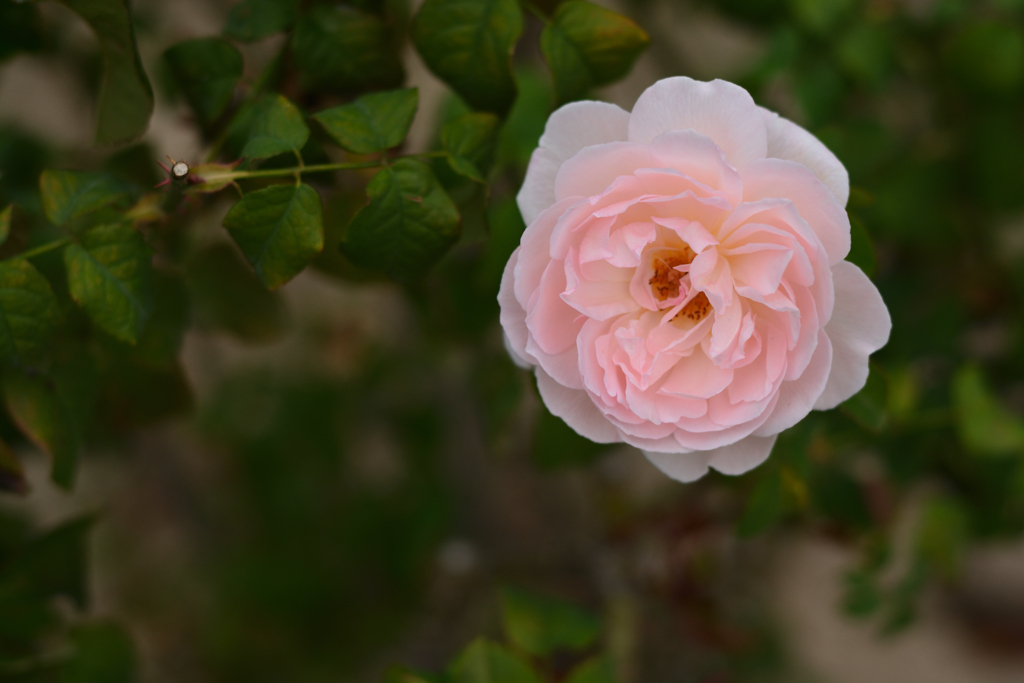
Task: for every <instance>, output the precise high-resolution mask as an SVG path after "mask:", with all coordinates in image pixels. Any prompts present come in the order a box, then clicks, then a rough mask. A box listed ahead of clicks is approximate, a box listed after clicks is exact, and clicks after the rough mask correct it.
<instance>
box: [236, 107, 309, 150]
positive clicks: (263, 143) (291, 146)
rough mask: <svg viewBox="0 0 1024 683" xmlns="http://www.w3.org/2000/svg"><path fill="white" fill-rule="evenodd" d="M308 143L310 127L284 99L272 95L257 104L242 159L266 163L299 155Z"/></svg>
mask: <svg viewBox="0 0 1024 683" xmlns="http://www.w3.org/2000/svg"><path fill="white" fill-rule="evenodd" d="M308 139H309V127H307V126H306V122H305V121H303V120H302V114H301V113H299V110H298V109H296V108H295V105H294V104H292V103H291V102H289V101H288V100H287V99H285V97H284V96H283V95H275V96H273V97H268V98H266V99H264V100H262V101H260V103H259V104H258V106H257V111H256V113H255V116H254V117H253V121H252V125H251V126H250V127H249V141H248V142H247V143H245V148H244V149H242V156H243V157H248V158H249V159H266V158H268V157H272V156H275V155H277V154H283V153H285V152H298V151H299V150H301V149H302V147H303V146H304V145H305V144H306V140H308Z"/></svg>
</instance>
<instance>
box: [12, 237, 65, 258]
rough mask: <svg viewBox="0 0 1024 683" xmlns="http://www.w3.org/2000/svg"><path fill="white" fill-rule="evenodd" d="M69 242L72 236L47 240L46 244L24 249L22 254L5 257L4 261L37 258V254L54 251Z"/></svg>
mask: <svg viewBox="0 0 1024 683" xmlns="http://www.w3.org/2000/svg"><path fill="white" fill-rule="evenodd" d="M68 244H71V238H70V237H64V238H61V239H59V240H54V241H53V242H47V243H46V244H40V245H39V246H38V247H36V248H35V249H29V250H28V251H23V252H21V253H20V254H15V255H14V256H11V257H8V258H5V259H4V261H17V260H18V259H26V258H35V257H36V256H39V255H41V254H45V253H46V252H48V251H53V250H54V249H60V248H61V247H63V246H65V245H68Z"/></svg>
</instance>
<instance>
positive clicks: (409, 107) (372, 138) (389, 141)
mask: <svg viewBox="0 0 1024 683" xmlns="http://www.w3.org/2000/svg"><path fill="white" fill-rule="evenodd" d="M418 105H419V91H418V90H417V89H416V88H406V89H404V90H393V91H390V92H380V93H373V94H371V95H364V96H363V97H360V98H359V99H357V100H356V101H355V102H352V103H351V104H344V105H342V106H340V107H333V108H331V109H327V110H325V111H322V112H320V113H318V114H315V115H314V116H313V118H314V119H316V120H317V121H319V122H320V124H321V125H322V126H323V127H324V130H326V131H327V134H328V135H330V136H331V138H332V139H333V140H334V141H335V142H337V143H338V144H339V145H340V146H341V147H343V148H344V149H347V150H348V151H350V152H354V153H355V154H374V153H377V152H383V151H385V150H387V149H391V148H392V147H397V146H398V145H400V144H402V141H403V140H405V136H406V135H408V133H409V127H410V126H411V125H412V120H413V117H414V116H415V115H416V108H417V106H418Z"/></svg>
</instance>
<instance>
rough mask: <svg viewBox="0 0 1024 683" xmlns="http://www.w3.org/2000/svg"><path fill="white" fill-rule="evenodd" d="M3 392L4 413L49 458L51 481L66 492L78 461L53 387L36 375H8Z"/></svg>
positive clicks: (70, 425) (71, 429)
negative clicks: (5, 409) (5, 408)
mask: <svg viewBox="0 0 1024 683" xmlns="http://www.w3.org/2000/svg"><path fill="white" fill-rule="evenodd" d="M3 389H4V400H5V402H6V404H7V412H8V413H9V414H10V416H11V418H12V419H13V420H14V422H15V423H16V424H17V425H18V428H19V429H20V430H21V431H22V433H24V434H25V436H27V437H28V438H29V439H31V440H32V442H33V443H35V444H36V445H37V446H38V447H39V448H41V449H42V450H43V451H45V452H46V453H47V454H48V455H49V456H50V460H51V469H50V476H51V478H52V479H53V481H54V482H55V483H56V484H58V485H59V486H62V487H64V488H66V489H70V488H71V484H72V482H73V481H74V478H75V466H76V464H77V462H78V433H77V430H76V429H75V423H74V420H73V419H72V417H71V413H70V412H69V411H68V408H67V406H66V405H65V404H64V402H63V400H61V398H60V396H58V395H57V391H56V388H55V387H54V386H53V384H52V383H51V382H49V381H47V380H46V379H44V378H42V377H40V376H38V375H29V374H25V373H21V372H8V373H6V374H5V375H4V380H3Z"/></svg>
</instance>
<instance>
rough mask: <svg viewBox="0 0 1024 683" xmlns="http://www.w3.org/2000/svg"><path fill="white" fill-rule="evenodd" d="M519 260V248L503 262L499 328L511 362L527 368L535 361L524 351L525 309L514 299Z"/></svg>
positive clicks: (499, 296)
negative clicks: (506, 261) (502, 333)
mask: <svg viewBox="0 0 1024 683" xmlns="http://www.w3.org/2000/svg"><path fill="white" fill-rule="evenodd" d="M518 261H519V249H518V248H517V249H516V250H515V251H513V252H512V256H511V257H509V259H508V263H507V264H505V272H504V273H503V274H502V276H501V288H500V289H499V290H498V306H499V307H500V308H501V316H500V321H501V329H502V330H504V332H505V348H506V349H508V352H509V355H511V356H512V360H513V362H515V364H516V365H518V366H519V367H521V368H529V367H531V366H533V365H534V364H535V363H536V361H532V360H531V358H530V356H529V354H528V353H526V339H527V336H528V335H529V330H527V329H526V311H524V310H523V307H522V306H521V305H520V304H519V301H518V300H517V299H516V295H515V291H514V288H513V282H514V281H515V278H514V275H513V274H514V272H515V269H516V263H517V262H518Z"/></svg>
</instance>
